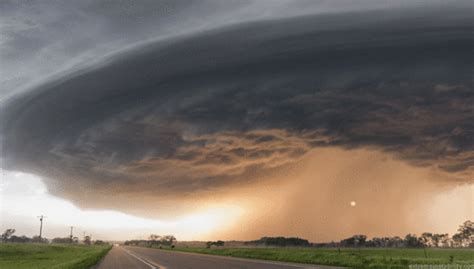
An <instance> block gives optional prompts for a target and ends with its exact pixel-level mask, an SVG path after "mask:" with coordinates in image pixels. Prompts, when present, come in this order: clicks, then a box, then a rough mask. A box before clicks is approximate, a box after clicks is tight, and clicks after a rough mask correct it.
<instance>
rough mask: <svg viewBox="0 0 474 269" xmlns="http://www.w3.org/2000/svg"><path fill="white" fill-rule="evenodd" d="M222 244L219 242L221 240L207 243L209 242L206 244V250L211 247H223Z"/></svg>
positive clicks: (222, 242)
mask: <svg viewBox="0 0 474 269" xmlns="http://www.w3.org/2000/svg"><path fill="white" fill-rule="evenodd" d="M224 244H225V242H224V241H221V240H219V241H215V242H214V241H209V242H207V243H206V247H207V248H211V247H212V246H216V247H223V246H224Z"/></svg>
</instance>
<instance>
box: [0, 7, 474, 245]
mask: <svg viewBox="0 0 474 269" xmlns="http://www.w3.org/2000/svg"><path fill="white" fill-rule="evenodd" d="M203 3H204V2H203ZM206 3H207V2H206ZM217 3H218V1H216V2H215V12H216V13H222V12H225V11H226V7H225V5H224V4H217ZM183 5H184V4H183ZM195 5H197V4H195ZM203 5H204V4H203ZM206 5H210V6H213V5H212V4H209V3H208V4H206ZM232 5H236V3H232V4H230V2H229V6H232ZM300 5H303V4H302V3H301V4H300ZM468 5H469V4H468V3H467V2H466V3H464V2H458V3H453V4H451V5H447V4H446V5H443V4H439V3H438V4H433V5H431V6H430V5H429V4H423V2H420V3H419V4H418V5H413V6H410V7H404V6H403V5H400V6H393V7H391V8H384V7H375V8H374V9H373V10H372V9H368V8H367V9H365V10H364V9H355V8H354V9H352V10H343V11H341V12H335V11H333V10H332V11H331V12H326V13H324V12H322V13H321V12H319V13H317V12H314V14H311V10H309V11H308V12H306V13H304V14H303V13H302V14H298V13H297V12H293V13H292V12H291V10H290V11H288V12H289V14H285V16H280V17H278V16H276V15H274V16H273V15H272V16H264V17H263V18H260V19H255V17H254V18H251V19H249V20H245V19H233V20H230V22H229V23H226V24H222V25H219V24H218V23H216V24H214V25H212V26H207V27H202V28H199V29H196V30H194V31H188V32H186V31H185V33H183V34H179V35H170V36H166V38H159V39H157V40H155V41H149V42H145V43H144V44H139V45H135V46H133V47H131V48H130V47H129V48H127V49H125V50H123V51H119V52H117V53H114V54H112V55H109V56H107V57H105V58H104V59H103V60H101V61H98V63H96V64H93V65H90V66H87V67H83V68H79V69H74V70H71V71H70V72H67V73H65V74H63V75H61V76H59V77H58V76H56V77H54V78H52V79H49V80H46V81H42V82H41V83H38V84H37V85H33V86H31V87H29V89H28V90H24V91H19V93H17V94H12V95H11V96H10V97H9V98H7V99H5V100H3V101H2V104H1V105H2V112H1V116H0V120H1V122H0V123H1V133H0V135H1V136H0V137H1V143H2V156H1V157H2V169H4V170H10V171H21V172H26V173H31V174H35V175H38V176H40V177H41V178H43V179H44V181H45V183H46V185H47V187H48V190H49V192H51V193H52V194H54V195H56V196H59V197H63V198H65V199H68V200H70V201H72V202H74V203H75V204H77V205H78V206H80V207H84V208H111V209H114V210H119V211H123V212H128V213H133V214H136V215H146V216H154V217H155V216H161V217H164V216H163V214H165V213H166V214H167V215H168V216H169V217H172V216H177V215H180V214H185V212H187V211H189V204H191V201H193V200H195V199H197V200H200V199H202V200H208V199H211V198H213V199H224V198H222V197H233V196H232V195H234V194H235V193H245V197H247V198H246V199H247V200H248V201H253V200H252V198H249V197H258V196H262V197H263V196H265V195H268V196H269V197H273V196H274V195H277V194H274V193H266V191H269V189H271V188H272V186H274V187H275V188H277V186H288V185H297V186H300V187H299V190H293V189H292V190H293V191H291V193H292V195H293V196H291V195H290V197H294V198H288V199H290V200H291V201H292V202H288V203H285V205H284V206H283V208H281V212H283V213H282V214H281V215H284V216H280V215H279V216H273V215H271V214H270V215H268V216H266V217H265V218H268V219H273V220H274V221H275V222H278V223H280V224H279V225H280V226H281V227H280V228H281V229H280V228H278V227H276V228H275V231H274V232H275V233H281V231H286V232H287V233H288V234H294V233H296V234H298V235H303V236H309V237H311V236H315V235H314V234H310V235H308V233H307V232H306V231H307V230H309V228H308V229H307V228H305V227H306V226H311V225H316V226H314V227H317V225H319V226H320V227H326V229H330V228H329V227H330V226H331V223H335V222H336V221H337V219H334V218H331V217H327V218H326V219H325V220H314V221H305V220H302V221H301V222H300V223H301V225H300V226H298V224H295V223H293V222H292V223H286V222H285V221H284V219H287V218H288V216H292V217H294V218H297V219H301V218H303V217H302V216H304V215H308V214H309V215H313V214H317V215H323V214H324V212H329V211H334V212H337V211H338V208H339V207H338V206H337V205H335V204H332V205H331V206H330V207H329V208H323V207H322V205H321V203H323V201H326V202H327V201H328V199H330V198H328V197H323V196H325V195H327V194H326V192H332V193H334V194H333V196H336V197H340V198H341V197H344V198H345V197H346V196H347V194H348V193H351V195H352V196H350V197H354V196H355V197H359V198H358V199H357V201H358V203H357V204H358V206H359V204H363V203H362V202H359V201H361V200H362V201H363V200H364V199H365V198H367V197H369V196H371V197H372V198H373V199H374V200H371V201H370V202H367V204H374V203H379V202H377V201H379V200H377V199H382V197H379V196H378V195H377V194H368V193H367V192H366V191H363V187H364V186H372V185H374V184H382V185H381V188H382V189H384V191H382V193H384V194H387V195H386V197H385V199H387V200H385V202H386V206H387V207H386V208H380V207H377V208H375V209H374V208H372V210H374V216H375V214H382V213H380V212H386V211H390V210H391V211H392V212H393V210H399V212H398V213H397V214H398V217H400V216H405V211H404V209H403V207H404V206H405V203H408V204H409V203H410V201H411V200H410V199H414V198H413V195H414V193H415V192H414V191H413V192H410V191H409V190H408V191H406V192H407V193H408V196H409V197H411V198H406V197H403V195H402V194H401V192H399V191H397V192H394V191H392V190H398V189H399V188H401V186H407V188H408V189H409V188H414V189H417V188H425V187H423V186H431V187H427V188H426V191H427V192H428V194H427V195H428V196H430V195H434V194H433V193H434V192H435V190H434V189H436V188H439V189H446V188H448V189H449V188H454V187H455V186H461V185H466V184H468V185H469V184H472V183H473V182H474V176H473V175H474V89H473V79H472V78H473V77H472V71H473V62H472V52H473V51H472V48H473V41H474V38H473V35H472V30H473V29H474V28H473V20H472V9H470V8H466V7H467V6H468ZM176 8H179V7H176ZM195 8H196V9H195V10H196V11H195V12H200V9H199V8H197V7H195ZM300 8H303V9H304V7H300ZM314 10H317V9H316V8H315V9H314ZM182 12H185V13H186V14H187V13H192V12H193V10H189V9H184V8H183V11H182ZM178 14H179V13H178ZM174 16H177V17H179V16H178V15H174ZM169 17H170V18H167V17H166V16H164V19H163V24H165V21H166V24H171V23H172V20H173V16H171V15H170V16H169ZM165 18H167V19H169V20H170V21H168V20H165ZM214 18H215V17H214ZM176 20H178V19H176ZM210 20H211V21H212V19H210ZM176 23H177V24H178V23H179V24H180V25H185V24H184V23H183V22H182V21H177V22H176ZM124 24H125V22H124ZM123 27H124V28H126V27H127V26H125V25H124V26H123ZM147 27H149V28H151V26H150V25H148V26H147ZM183 27H184V26H183ZM170 29H172V28H170ZM189 29H191V28H189ZM169 31H171V30H169ZM32 68H35V67H32ZM321 156H329V157H327V158H326V157H321ZM330 156H339V157H337V158H335V157H334V159H331V158H332V157H330ZM367 156H369V157H367ZM387 156H388V157H387ZM364 158H365V159H364ZM387 158H389V160H387ZM361 159H363V160H365V161H361ZM378 161H380V162H385V163H387V162H388V163H390V164H387V166H390V167H389V168H387V167H385V166H384V165H385V164H381V165H382V167H379V166H377V164H376V163H377V162H378ZM325 162H328V164H327V165H328V166H331V167H333V168H334V170H333V171H332V172H334V171H344V169H348V168H347V167H349V166H351V165H352V164H354V163H358V164H359V166H358V167H359V168H358V169H359V170H360V171H358V172H354V169H352V168H351V169H349V170H350V171H346V172H341V173H343V175H342V174H341V175H335V174H334V173H332V174H330V175H329V174H328V173H329V172H328V171H327V170H329V168H325V167H324V166H326V165H325ZM335 162H341V165H340V166H336V165H334V166H333V164H334V163H335ZM368 163H369V164H370V163H372V164H373V166H372V165H368ZM392 163H393V164H392ZM321 165H322V166H321ZM364 165H366V167H365V166H364ZM392 166H396V167H403V169H402V168H393V167H392ZM301 167H306V168H305V169H310V170H311V171H312V172H305V173H306V174H304V173H303V174H304V175H301V173H300V172H298V171H302V168H301ZM308 167H309V168H308ZM360 167H362V168H360ZM364 167H365V168H364ZM374 167H375V168H374ZM371 169H378V170H377V171H376V172H374V171H373V170H371ZM404 169H405V170H407V171H408V170H409V171H412V170H413V171H421V172H416V173H421V174H422V175H418V174H417V175H418V176H416V175H413V173H415V172H413V173H412V172H406V173H405V174H403V172H400V173H401V174H400V175H399V176H397V175H396V173H398V172H399V171H402V170H403V171H405V170H404ZM303 170H304V169H303ZM394 173H395V174H394ZM408 174H409V176H407V175H408ZM325 175H326V176H325ZM311 177H314V180H311V179H309V178H311ZM355 177H357V178H359V179H358V181H357V182H358V183H357V184H355V183H353V182H352V183H347V184H349V185H350V186H346V187H344V186H342V185H344V184H343V182H344V180H347V178H355ZM341 178H344V180H343V179H341ZM426 182H428V183H426ZM351 184H355V185H351ZM288 188H289V189H291V188H294V187H288ZM243 189H245V191H244V190H243ZM303 189H307V190H305V191H303ZM430 191H432V193H430ZM288 192H290V191H288ZM232 193H233V194H232ZM298 193H301V195H300V196H299V195H298ZM312 195H314V196H315V197H317V198H314V199H313V200H311V199H310V198H309V196H312ZM297 196H298V197H305V198H304V199H303V200H301V199H300V198H297ZM217 197H219V198H217ZM347 197H348V198H347V199H349V200H347V202H346V201H345V200H344V203H346V204H347V203H349V201H352V200H350V199H351V198H349V196H347ZM364 197H365V198H364ZM119 198H120V199H121V200H122V201H124V202H117V199H119ZM425 198H426V197H425ZM236 199H237V198H236ZM242 199H243V198H242ZM262 199H263V198H262ZM367 199H369V198H367ZM367 201H369V200H367ZM255 203H258V202H255ZM406 206H407V207H408V206H409V205H406ZM305 207H306V208H308V207H311V212H302V211H303V209H302V208H305ZM344 210H346V209H344ZM354 210H355V209H354ZM377 210H378V211H377ZM471 210H472V208H471ZM262 211H264V210H262ZM300 211H301V212H300ZM340 212H341V214H342V212H345V211H343V210H342V209H341V211H340ZM375 212H378V213H375ZM256 214H257V213H256ZM346 217H347V216H346ZM164 218H166V216H165V217H164ZM248 218H249V220H247V221H248V222H249V223H254V224H255V223H259V222H262V221H263V220H256V219H258V217H256V216H251V217H248ZM311 218H312V217H311ZM364 219H365V221H364V222H363V223H360V226H357V225H356V223H359V222H357V220H354V222H353V223H352V224H353V225H354V227H357V228H360V227H362V226H363V227H369V228H374V227H377V225H376V224H374V223H376V221H375V220H373V221H371V218H370V217H368V216H366V215H364ZM392 222H393V220H390V219H388V220H387V221H386V222H383V224H381V226H382V227H387V229H388V230H394V231H398V230H395V229H393V227H392V226H390V224H389V223H392ZM403 223H404V224H406V222H403ZM394 225H395V223H394ZM396 225H398V226H399V227H403V225H401V223H400V221H397V222H396ZM406 225H408V224H406ZM256 226H257V225H256ZM277 226H278V225H277ZM255 229H256V230H252V231H246V232H248V234H249V235H251V236H257V235H261V234H262V233H263V232H262V231H260V230H258V228H255ZM341 229H342V228H341ZM351 231H352V230H351ZM375 231H376V232H377V231H380V232H383V231H384V229H383V228H380V227H379V230H377V228H375ZM400 231H405V230H403V229H402V228H400ZM234 232H235V231H234ZM235 234H237V235H238V236H241V234H239V232H235ZM242 234H243V232H242ZM335 234H336V235H337V236H339V235H341V236H342V235H345V234H344V232H341V233H337V232H335ZM242 236H243V235H242ZM316 236H320V235H318V234H316ZM243 237H245V236H243Z"/></svg>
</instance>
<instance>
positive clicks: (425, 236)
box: [420, 233, 433, 247]
mask: <svg viewBox="0 0 474 269" xmlns="http://www.w3.org/2000/svg"><path fill="white" fill-rule="evenodd" d="M420 242H421V243H422V244H423V246H425V247H431V246H432V245H433V234H431V233H422V234H421V237H420Z"/></svg>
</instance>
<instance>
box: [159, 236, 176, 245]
mask: <svg viewBox="0 0 474 269" xmlns="http://www.w3.org/2000/svg"><path fill="white" fill-rule="evenodd" d="M175 243H176V237H174V236H173V235H165V236H163V237H162V238H161V244H163V245H165V246H172V245H174V244H175Z"/></svg>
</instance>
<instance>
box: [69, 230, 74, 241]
mask: <svg viewBox="0 0 474 269" xmlns="http://www.w3.org/2000/svg"><path fill="white" fill-rule="evenodd" d="M70 228H71V234H70V235H69V239H70V240H71V243H72V229H74V226H71V227H70Z"/></svg>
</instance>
